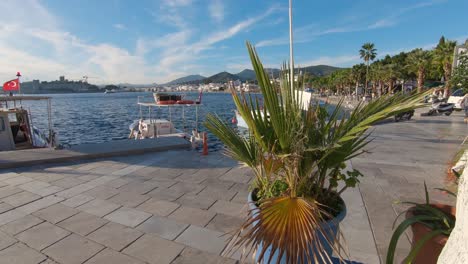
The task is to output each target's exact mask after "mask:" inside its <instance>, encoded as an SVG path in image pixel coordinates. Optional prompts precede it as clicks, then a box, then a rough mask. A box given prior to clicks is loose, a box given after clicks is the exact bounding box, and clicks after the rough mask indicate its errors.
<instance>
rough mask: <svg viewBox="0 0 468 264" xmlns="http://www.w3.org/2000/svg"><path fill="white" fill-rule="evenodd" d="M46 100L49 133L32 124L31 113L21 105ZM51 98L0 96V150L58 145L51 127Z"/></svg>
mask: <svg viewBox="0 0 468 264" xmlns="http://www.w3.org/2000/svg"><path fill="white" fill-rule="evenodd" d="M40 100H43V101H47V112H48V115H47V116H48V127H49V133H48V135H47V136H46V134H45V133H43V132H42V131H40V130H39V129H38V128H37V127H36V126H34V125H33V119H32V116H31V113H29V111H28V110H26V108H25V107H23V105H22V103H23V102H25V101H40ZM50 100H51V98H50V97H47V96H23V95H17V96H0V105H1V107H0V151H11V150H22V149H31V148H47V147H50V148H52V147H57V146H59V143H58V138H57V135H56V133H55V132H54V131H53V129H52V120H51V119H52V109H51V102H50Z"/></svg>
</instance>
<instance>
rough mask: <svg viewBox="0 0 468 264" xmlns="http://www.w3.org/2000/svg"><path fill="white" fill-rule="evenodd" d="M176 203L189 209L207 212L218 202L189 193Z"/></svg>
mask: <svg viewBox="0 0 468 264" xmlns="http://www.w3.org/2000/svg"><path fill="white" fill-rule="evenodd" d="M176 202H177V203H180V204H181V205H184V206H187V207H193V208H199V209H204V210H207V209H208V208H210V207H211V206H212V205H213V204H214V203H215V202H216V199H214V198H211V197H207V196H199V195H194V194H190V193H187V194H184V195H183V196H182V197H180V198H179V199H177V200H176Z"/></svg>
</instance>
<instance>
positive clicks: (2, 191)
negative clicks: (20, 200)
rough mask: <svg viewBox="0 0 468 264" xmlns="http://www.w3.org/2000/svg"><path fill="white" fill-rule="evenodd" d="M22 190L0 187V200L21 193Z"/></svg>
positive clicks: (12, 187)
mask: <svg viewBox="0 0 468 264" xmlns="http://www.w3.org/2000/svg"><path fill="white" fill-rule="evenodd" d="M22 191H23V190H22V189H20V188H17V187H15V186H3V187H0V199H1V198H5V197H8V196H10V195H13V194H15V193H19V192H22Z"/></svg>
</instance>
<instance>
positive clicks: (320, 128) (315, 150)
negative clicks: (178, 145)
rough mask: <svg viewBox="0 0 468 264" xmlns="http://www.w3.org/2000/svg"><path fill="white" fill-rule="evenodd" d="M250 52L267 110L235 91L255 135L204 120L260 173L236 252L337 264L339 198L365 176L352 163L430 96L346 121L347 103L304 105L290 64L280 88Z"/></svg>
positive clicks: (362, 109)
mask: <svg viewBox="0 0 468 264" xmlns="http://www.w3.org/2000/svg"><path fill="white" fill-rule="evenodd" d="M247 49H248V51H249V55H250V59H251V62H252V66H253V68H254V70H255V73H256V77H257V80H258V84H259V86H260V89H261V94H262V96H263V105H260V103H259V100H258V99H257V97H253V96H250V95H245V94H243V93H241V94H238V93H237V92H236V91H235V90H234V89H232V90H231V92H232V98H233V100H234V102H235V104H236V107H237V110H238V111H239V113H240V115H241V116H242V117H243V119H244V120H245V122H246V124H247V125H248V128H249V133H250V134H249V136H248V137H243V136H241V135H239V134H238V133H237V131H236V130H235V129H234V128H233V127H232V126H231V125H230V124H228V123H226V122H224V121H223V120H222V119H220V118H219V117H218V116H216V115H215V114H209V115H208V116H207V119H206V122H205V126H206V127H207V128H208V129H209V130H210V131H211V132H212V133H213V134H215V135H216V136H217V137H218V138H219V139H220V140H221V141H222V142H223V143H224V144H225V145H226V149H227V154H228V155H229V156H231V157H232V158H234V159H236V160H238V161H240V162H242V163H244V164H246V165H247V166H249V167H250V168H251V169H252V170H253V172H254V175H255V178H254V179H253V181H252V186H251V190H252V192H251V193H250V195H249V198H248V199H249V205H250V206H251V209H252V210H250V213H249V216H248V217H247V220H246V221H245V223H244V224H243V225H242V227H241V228H240V229H239V231H238V232H237V233H236V234H235V235H234V237H235V239H234V242H233V243H232V245H233V246H232V248H233V249H236V248H239V247H241V246H242V247H245V248H246V249H247V251H244V252H256V256H255V258H256V261H258V262H263V263H270V262H273V263H331V262H332V257H331V255H332V252H333V251H335V252H336V253H338V251H340V250H339V249H340V247H341V246H340V244H339V243H335V241H334V240H335V236H336V235H337V230H338V224H339V222H340V221H341V220H342V219H343V218H344V216H345V214H346V205H345V201H343V199H342V198H341V197H340V194H341V193H343V191H345V190H346V189H347V188H350V187H355V186H356V184H357V183H358V182H359V177H360V176H362V174H361V173H360V172H359V171H358V170H355V169H351V168H349V167H347V166H346V165H345V163H346V161H348V160H350V159H351V158H353V157H356V156H358V155H360V154H361V153H363V148H364V147H365V146H366V145H367V144H368V143H369V142H370V138H369V135H370V133H368V129H369V128H370V127H371V125H372V124H374V123H375V122H377V121H380V120H382V119H385V118H388V117H391V116H392V115H394V114H396V113H400V112H405V111H408V110H411V109H414V108H416V107H418V106H421V105H422V103H420V102H422V101H423V98H424V94H418V95H412V96H406V97H405V96H403V95H394V96H392V97H382V98H380V99H377V100H375V101H373V102H370V103H368V104H365V105H364V104H359V105H358V106H357V107H355V109H354V110H353V112H352V113H351V114H349V115H348V116H345V115H344V114H343V111H342V110H341V102H340V103H338V105H337V106H336V107H335V108H334V109H328V111H327V108H326V107H322V106H320V105H319V104H310V103H309V104H305V103H304V102H303V98H302V93H301V92H300V91H299V87H298V85H297V83H296V82H294V84H293V85H291V83H290V78H288V76H286V75H287V74H286V72H289V70H290V69H287V66H286V65H283V73H284V74H283V76H282V81H281V83H280V85H279V87H277V85H275V84H274V83H273V82H271V81H270V79H269V77H268V74H267V72H266V71H265V69H264V68H263V66H262V63H261V61H260V59H259V57H258V55H257V53H256V51H255V49H254V47H252V46H251V45H250V44H249V43H247ZM244 255H245V256H248V255H250V254H244Z"/></svg>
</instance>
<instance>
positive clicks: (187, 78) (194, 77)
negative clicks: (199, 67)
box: [166, 74, 206, 85]
mask: <svg viewBox="0 0 468 264" xmlns="http://www.w3.org/2000/svg"><path fill="white" fill-rule="evenodd" d="M203 79H206V77H204V76H201V75H199V74H196V75H189V76H185V77H182V78H179V79H175V80H173V81H170V82H168V83H166V85H171V84H182V83H189V82H194V81H200V80H203Z"/></svg>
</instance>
